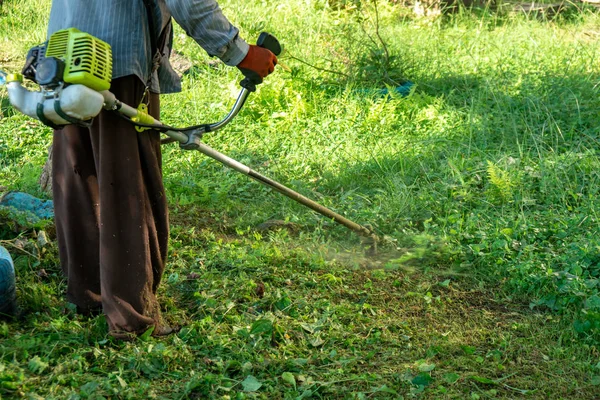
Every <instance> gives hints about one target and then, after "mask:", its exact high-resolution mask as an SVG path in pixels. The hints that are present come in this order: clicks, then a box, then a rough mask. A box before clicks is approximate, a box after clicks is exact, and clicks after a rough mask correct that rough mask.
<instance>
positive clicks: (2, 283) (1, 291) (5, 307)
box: [0, 246, 17, 317]
mask: <svg viewBox="0 0 600 400" xmlns="http://www.w3.org/2000/svg"><path fill="white" fill-rule="evenodd" d="M16 311H17V294H16V287H15V266H14V264H13V261H12V258H11V257H10V254H9V253H8V251H7V250H6V249H5V248H4V247H2V246H0V317H2V316H12V315H15V313H16Z"/></svg>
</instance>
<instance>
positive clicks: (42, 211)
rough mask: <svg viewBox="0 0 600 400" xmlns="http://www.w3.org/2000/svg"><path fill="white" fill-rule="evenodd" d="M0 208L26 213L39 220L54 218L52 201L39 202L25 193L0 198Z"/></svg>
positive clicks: (11, 193) (39, 200) (13, 193)
mask: <svg viewBox="0 0 600 400" xmlns="http://www.w3.org/2000/svg"><path fill="white" fill-rule="evenodd" d="M0 206H3V207H13V208H15V209H17V210H18V211H26V212H29V213H32V214H33V215H35V216H36V217H38V218H39V219H53V218H54V203H53V202H52V200H41V199H38V198H37V197H34V196H32V195H30V194H27V193H22V192H9V193H7V194H5V195H4V196H3V197H2V198H0Z"/></svg>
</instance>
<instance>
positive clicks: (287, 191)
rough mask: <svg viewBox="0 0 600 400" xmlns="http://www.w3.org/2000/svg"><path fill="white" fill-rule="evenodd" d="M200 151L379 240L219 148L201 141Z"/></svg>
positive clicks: (357, 225)
mask: <svg viewBox="0 0 600 400" xmlns="http://www.w3.org/2000/svg"><path fill="white" fill-rule="evenodd" d="M198 151H200V152H201V153H202V154H205V155H207V156H208V157H210V158H213V159H215V160H217V161H219V162H220V163H222V164H224V165H227V166H228V167H230V168H232V169H234V170H236V171H238V172H241V173H242V174H244V175H247V176H249V177H250V178H252V179H254V180H256V181H258V182H260V183H262V184H263V185H266V186H269V187H271V188H273V189H275V190H277V191H278V192H279V193H281V194H283V195H284V196H287V197H289V198H290V199H292V200H294V201H296V202H298V203H300V204H302V205H305V206H306V207H308V208H310V209H311V210H313V211H316V212H318V213H319V214H321V215H324V216H326V217H329V218H332V219H333V220H334V221H335V222H337V223H338V224H341V225H344V226H345V227H347V228H349V229H351V230H353V231H354V232H356V233H358V234H359V235H361V236H365V237H369V238H372V239H374V240H375V241H377V240H378V238H377V236H376V235H375V233H374V232H372V231H371V230H370V229H367V228H366V227H364V226H362V225H359V224H357V223H356V222H353V221H350V220H349V219H348V218H345V217H343V216H341V215H340V214H338V213H336V212H334V211H332V210H330V209H329V208H327V207H325V206H322V205H321V204H319V203H317V202H315V201H313V200H311V199H309V198H308V197H305V196H303V195H301V194H300V193H298V192H296V191H294V190H292V189H290V188H288V187H286V186H284V185H282V184H281V183H279V182H276V181H274V180H272V179H270V178H267V177H266V176H264V175H261V174H259V173H258V172H256V171H254V170H253V169H251V168H250V167H248V166H246V165H244V164H242V163H240V162H239V161H236V160H234V159H233V158H231V157H228V156H226V155H225V154H223V153H220V152H218V151H217V150H215V149H213V148H212V147H210V146H207V145H206V144H204V143H200V144H199V145H198Z"/></svg>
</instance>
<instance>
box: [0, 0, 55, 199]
mask: <svg viewBox="0 0 600 400" xmlns="http://www.w3.org/2000/svg"><path fill="white" fill-rule="evenodd" d="M0 1H1V0H0ZM39 184H40V188H41V189H42V191H43V192H44V193H46V194H48V196H50V197H52V146H50V147H49V148H48V159H47V160H46V164H44V168H43V169H42V175H40V180H39Z"/></svg>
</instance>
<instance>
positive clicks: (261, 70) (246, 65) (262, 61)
mask: <svg viewBox="0 0 600 400" xmlns="http://www.w3.org/2000/svg"><path fill="white" fill-rule="evenodd" d="M276 65H277V57H276V56H275V54H273V53H271V51H270V50H267V49H265V48H263V47H259V46H256V45H250V49H249V50H248V54H247V55H246V57H245V58H244V59H243V60H242V62H241V63H239V64H238V65H237V67H238V68H239V69H240V70H242V72H243V70H250V71H253V72H255V73H256V74H258V75H259V76H260V77H261V81H262V78H265V77H266V76H267V75H269V74H270V73H271V72H273V71H274V70H275V66H276Z"/></svg>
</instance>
